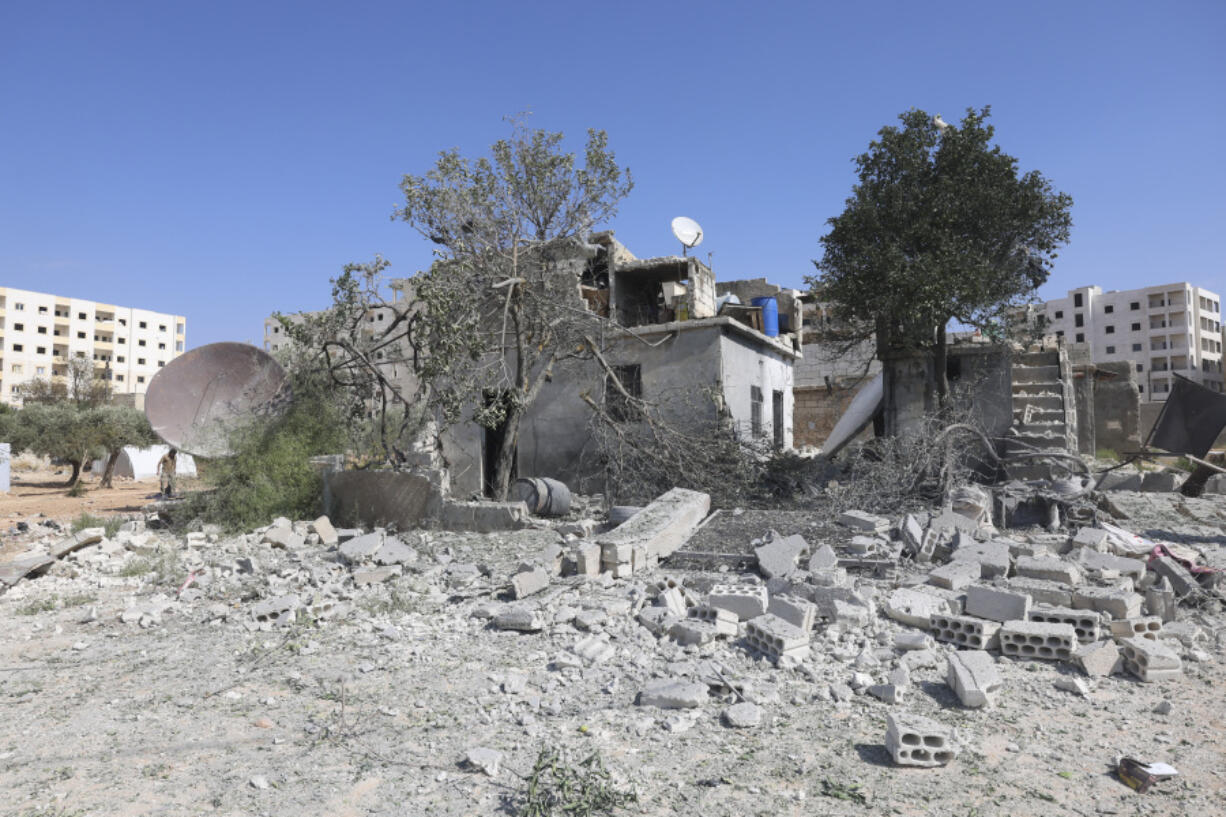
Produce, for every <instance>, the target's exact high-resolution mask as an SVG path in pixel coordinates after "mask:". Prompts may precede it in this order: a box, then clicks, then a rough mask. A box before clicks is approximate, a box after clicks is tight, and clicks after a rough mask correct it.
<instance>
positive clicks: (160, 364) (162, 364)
mask: <svg viewBox="0 0 1226 817" xmlns="http://www.w3.org/2000/svg"><path fill="white" fill-rule="evenodd" d="M379 354H380V355H382V354H383V353H382V352H380V353H379ZM165 365H166V361H164V360H159V361H158V368H159V369H160V368H161V367H163V366H165Z"/></svg>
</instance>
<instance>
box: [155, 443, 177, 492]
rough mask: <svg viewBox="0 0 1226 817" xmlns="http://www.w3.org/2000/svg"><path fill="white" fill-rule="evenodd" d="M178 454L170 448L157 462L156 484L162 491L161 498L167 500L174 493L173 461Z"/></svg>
mask: <svg viewBox="0 0 1226 817" xmlns="http://www.w3.org/2000/svg"><path fill="white" fill-rule="evenodd" d="M178 453H179V452H178V451H177V450H175V449H174V448H173V447H172V448H171V449H170V450H169V451H167V452H166V453H165V454H163V455H162V458H161V459H160V460H158V483H159V485H160V486H161V489H162V496H163V497H165V498H167V499H169V498H170V497H172V496H174V492H175V465H176V462H175V460H176V457H177V455H178Z"/></svg>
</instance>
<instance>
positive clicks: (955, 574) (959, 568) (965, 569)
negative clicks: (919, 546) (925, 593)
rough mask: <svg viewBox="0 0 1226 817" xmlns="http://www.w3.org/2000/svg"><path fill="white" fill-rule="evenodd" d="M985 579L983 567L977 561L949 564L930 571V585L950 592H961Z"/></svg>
mask: <svg viewBox="0 0 1226 817" xmlns="http://www.w3.org/2000/svg"><path fill="white" fill-rule="evenodd" d="M982 577H983V565H982V564H980V563H979V562H977V561H971V560H966V561H961V562H949V563H948V564H943V565H941V566H940V567H934V568H933V569H932V570H929V571H928V583H929V584H935V585H936V586H937V587H945V588H948V589H950V590H961V589H962V588H964V587H966V586H967V585H970V584H973V583H974V582H977V581H979V580H980V579H981V578H982Z"/></svg>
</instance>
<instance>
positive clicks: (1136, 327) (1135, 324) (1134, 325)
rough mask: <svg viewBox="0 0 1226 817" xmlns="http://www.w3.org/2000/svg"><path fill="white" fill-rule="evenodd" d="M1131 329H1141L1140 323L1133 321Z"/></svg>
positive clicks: (1137, 330) (1135, 330)
mask: <svg viewBox="0 0 1226 817" xmlns="http://www.w3.org/2000/svg"><path fill="white" fill-rule="evenodd" d="M1132 331H1134V332H1140V331H1141V324H1139V323H1134V324H1133V325H1132Z"/></svg>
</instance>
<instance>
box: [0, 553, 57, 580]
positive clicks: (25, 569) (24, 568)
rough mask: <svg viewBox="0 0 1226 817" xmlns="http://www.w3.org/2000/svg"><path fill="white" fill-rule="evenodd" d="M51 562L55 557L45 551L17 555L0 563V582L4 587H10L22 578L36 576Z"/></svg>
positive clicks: (51, 563) (49, 565) (53, 561)
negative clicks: (11, 559)
mask: <svg viewBox="0 0 1226 817" xmlns="http://www.w3.org/2000/svg"><path fill="white" fill-rule="evenodd" d="M53 564H55V559H54V558H52V557H51V556H50V555H48V554H46V553H27V554H25V555H24V556H18V557H17V558H16V559H14V560H13V561H11V562H6V563H5V564H0V582H3V583H4V585H5V586H6V587H12V586H13V585H15V584H17V582H19V581H21V580H22V579H24V578H27V577H30V576H37V575H38V574H40V573H42V572H43V571H45V570H46V569H47V568H49V567H51V565H53Z"/></svg>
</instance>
